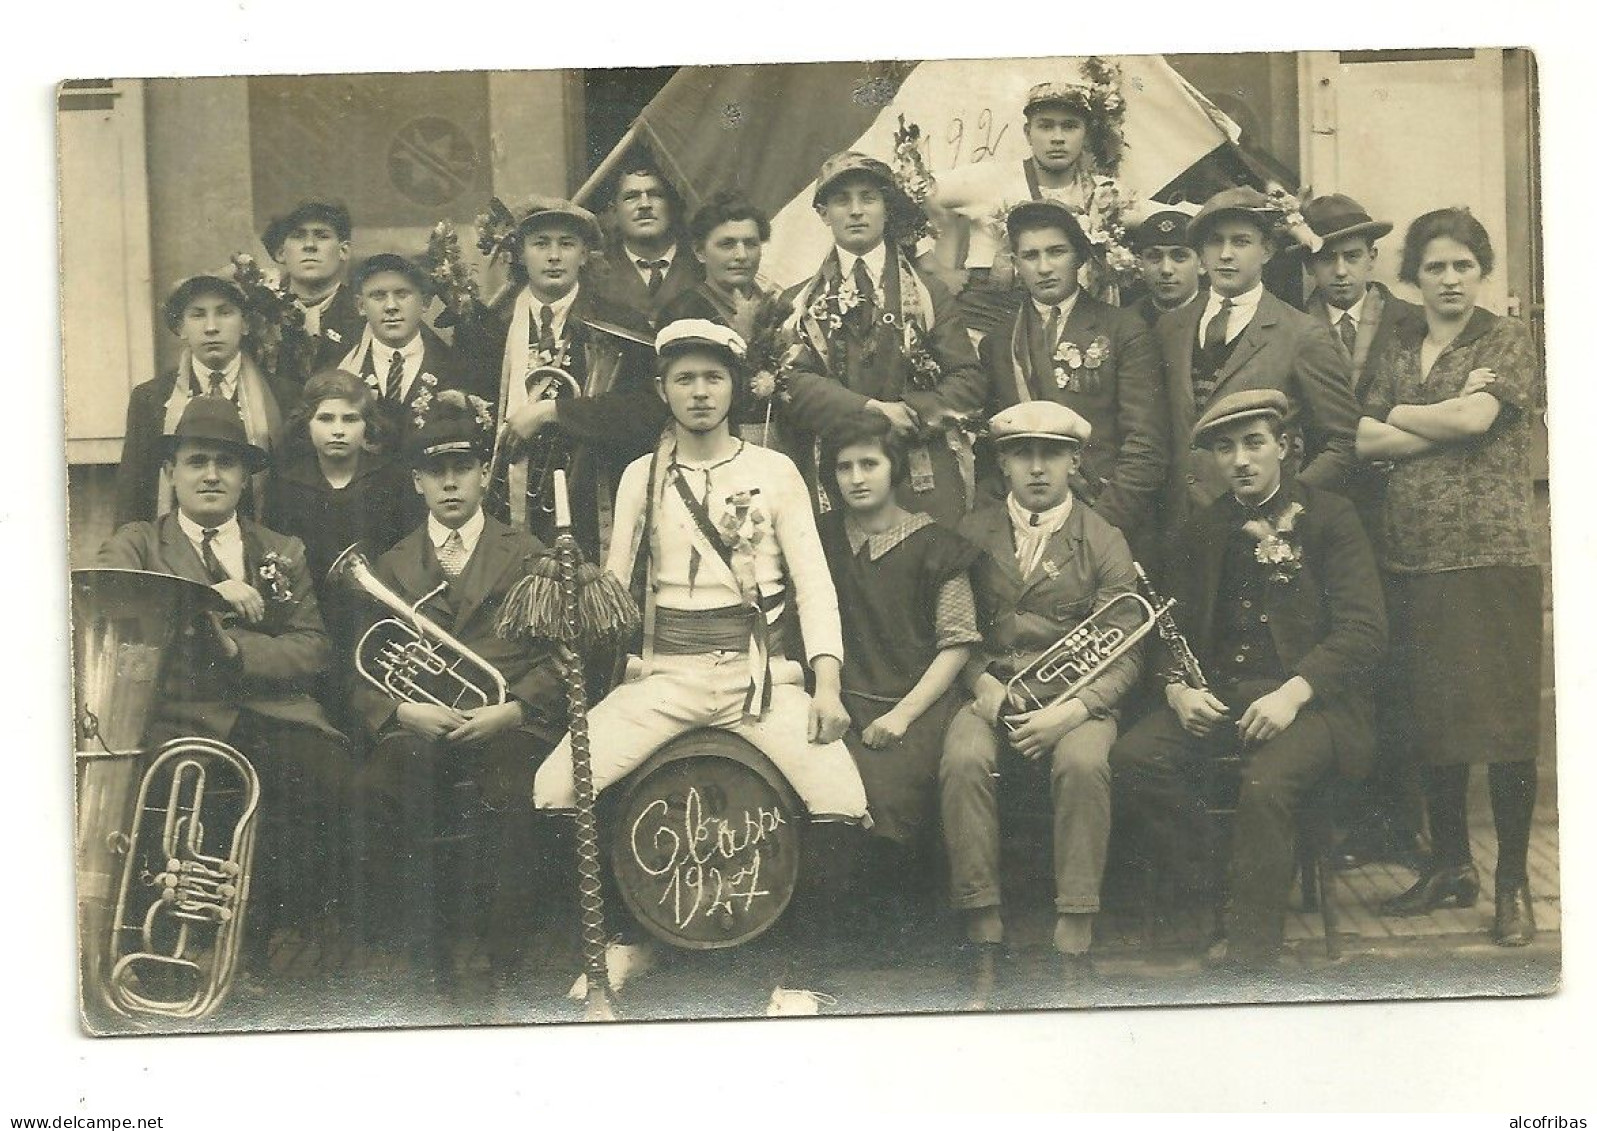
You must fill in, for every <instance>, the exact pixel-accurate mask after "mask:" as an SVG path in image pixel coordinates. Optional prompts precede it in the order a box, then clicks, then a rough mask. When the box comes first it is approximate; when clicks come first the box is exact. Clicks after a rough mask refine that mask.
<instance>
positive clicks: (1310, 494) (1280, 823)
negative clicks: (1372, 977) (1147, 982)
mask: <svg viewBox="0 0 1597 1131" xmlns="http://www.w3.org/2000/svg"><path fill="white" fill-rule="evenodd" d="M1288 412H1289V404H1288V401H1287V397H1286V395H1285V394H1284V393H1282V392H1280V391H1279V390H1276V389H1250V390H1244V391H1241V392H1234V393H1228V394H1225V395H1224V396H1221V397H1220V398H1219V399H1217V400H1216V401H1214V403H1212V404H1211V405H1210V406H1209V407H1208V408H1207V409H1206V410H1205V411H1204V413H1203V416H1202V417H1200V418H1199V419H1198V421H1197V422H1196V423H1195V424H1194V426H1193V430H1192V442H1193V444H1194V445H1196V446H1200V447H1202V448H1203V449H1204V450H1205V451H1206V452H1208V453H1209V454H1210V456H1211V457H1212V459H1213V461H1214V464H1215V466H1216V467H1217V468H1219V469H1220V470H1221V471H1222V472H1223V473H1224V474H1225V475H1226V477H1227V482H1228V484H1229V490H1228V491H1227V492H1226V493H1225V494H1223V495H1221V496H1220V497H1219V498H1218V499H1216V500H1215V501H1214V502H1212V503H1210V504H1208V505H1207V506H1204V507H1202V508H1200V509H1198V510H1197V511H1196V512H1194V513H1193V515H1192V516H1191V518H1190V519H1188V521H1187V523H1186V525H1185V526H1184V528H1183V529H1182V531H1181V537H1180V540H1179V544H1178V550H1177V554H1176V557H1175V559H1174V560H1173V561H1172V562H1171V563H1170V568H1169V570H1168V571H1167V572H1168V576H1169V578H1170V595H1171V596H1173V597H1174V598H1175V599H1176V602H1177V603H1176V606H1175V614H1174V615H1175V618H1176V622H1177V624H1178V625H1179V627H1180V629H1181V631H1182V632H1183V633H1184V634H1185V637H1186V640H1187V642H1188V644H1189V646H1190V648H1191V652H1192V654H1193V656H1194V657H1195V659H1196V661H1197V665H1196V670H1194V669H1193V668H1191V667H1190V666H1189V665H1185V664H1183V663H1182V662H1181V659H1180V657H1178V656H1176V655H1175V654H1174V653H1171V654H1169V655H1166V652H1167V651H1168V649H1167V648H1166V646H1165V645H1164V644H1163V643H1162V642H1161V643H1157V644H1151V645H1150V648H1151V649H1153V651H1151V652H1150V660H1149V662H1150V665H1152V666H1154V667H1155V668H1156V670H1158V671H1160V673H1161V677H1162V682H1163V683H1164V685H1165V693H1164V694H1165V705H1164V706H1163V707H1160V708H1158V709H1157V710H1155V711H1154V713H1153V714H1151V715H1148V716H1147V717H1145V718H1144V719H1142V720H1141V721H1140V722H1138V723H1137V724H1136V726H1134V727H1132V728H1131V730H1130V731H1128V732H1127V733H1126V735H1125V736H1124V737H1122V738H1121V739H1120V741H1119V742H1118V743H1116V744H1115V748H1114V752H1113V754H1112V755H1111V758H1110V761H1111V763H1112V765H1113V768H1114V780H1115V797H1116V814H1117V819H1121V820H1124V821H1125V822H1126V823H1127V824H1128V826H1129V828H1130V832H1131V835H1132V836H1133V838H1134V839H1135V840H1136V841H1137V842H1138V843H1140V844H1141V845H1142V847H1143V849H1144V851H1146V852H1147V853H1148V855H1149V856H1150V858H1151V859H1152V861H1153V862H1154V864H1155V865H1156V866H1158V867H1162V868H1166V869H1170V868H1176V869H1181V866H1182V865H1185V868H1184V874H1182V875H1180V876H1179V877H1178V879H1179V880H1180V881H1181V882H1182V883H1183V885H1184V886H1186V887H1189V888H1191V889H1194V890H1197V891H1206V890H1208V887H1209V882H1208V881H1209V875H1210V857H1211V851H1212V850H1211V846H1210V845H1209V843H1208V838H1207V831H1208V830H1207V825H1206V822H1205V820H1204V817H1203V807H1202V802H1201V801H1200V800H1199V798H1198V796H1197V793H1196V792H1195V788H1194V784H1193V782H1192V780H1191V777H1190V775H1189V773H1188V771H1187V767H1188V765H1189V764H1190V763H1191V762H1192V761H1193V760H1195V759H1206V758H1214V757H1225V756H1230V755H1240V756H1241V757H1242V759H1243V763H1242V770H1241V788H1240V793H1239V795H1238V799H1237V808H1236V817H1235V823H1234V827H1233V833H1232V850H1231V859H1230V865H1229V880H1228V883H1227V885H1226V886H1227V889H1228V905H1227V908H1226V913H1225V929H1226V942H1225V946H1224V948H1223V951H1224V953H1223V960H1224V962H1225V964H1226V965H1228V966H1239V967H1266V966H1269V965H1272V964H1273V963H1274V962H1275V961H1276V960H1277V958H1278V957H1279V955H1280V951H1281V940H1282V926H1283V922H1284V918H1285V914H1286V901H1287V894H1288V891H1289V889H1290V887H1291V880H1292V871H1293V859H1294V855H1293V848H1292V846H1293V838H1294V834H1295V829H1294V813H1295V811H1296V809H1297V808H1298V805H1299V803H1300V802H1301V801H1302V799H1303V797H1304V796H1305V795H1306V794H1307V793H1308V792H1309V790H1311V789H1313V788H1314V787H1315V786H1317V785H1318V784H1320V783H1321V782H1322V781H1323V780H1324V779H1326V778H1327V777H1329V776H1330V775H1331V774H1332V773H1333V771H1336V772H1340V773H1341V774H1342V775H1343V776H1344V777H1347V778H1352V779H1356V778H1360V777H1362V776H1363V775H1364V774H1365V773H1367V772H1368V770H1369V767H1370V761H1371V756H1372V755H1371V743H1372V734H1371V718H1370V716H1371V704H1370V693H1371V688H1370V684H1369V679H1370V673H1371V671H1372V670H1373V669H1374V667H1375V664H1376V662H1377V661H1378V660H1379V659H1380V656H1381V653H1382V651H1383V650H1384V648H1385V646H1386V616H1385V611H1384V608H1383V605H1382V602H1381V590H1380V584H1379V581H1378V579H1377V577H1376V572H1375V559H1374V555H1373V554H1372V552H1371V550H1370V544H1369V540H1368V539H1367V538H1366V537H1365V536H1364V530H1363V528H1362V526H1361V525H1360V524H1359V520H1358V516H1357V515H1356V514H1355V513H1354V511H1353V506H1352V504H1351V503H1349V502H1348V501H1347V500H1346V499H1344V498H1342V497H1341V496H1340V495H1335V494H1332V493H1330V492H1328V491H1323V490H1320V489H1319V488H1317V487H1314V486H1312V485H1310V484H1308V483H1305V482H1303V481H1301V480H1293V479H1290V478H1287V477H1285V476H1284V475H1283V466H1284V464H1285V462H1286V460H1287V456H1288V451H1289V448H1290V444H1289V432H1288V429H1287V423H1286V420H1287V413H1288ZM1211 957H1214V958H1216V959H1219V958H1220V957H1221V955H1220V954H1219V953H1216V954H1214V955H1212V956H1211Z"/></svg>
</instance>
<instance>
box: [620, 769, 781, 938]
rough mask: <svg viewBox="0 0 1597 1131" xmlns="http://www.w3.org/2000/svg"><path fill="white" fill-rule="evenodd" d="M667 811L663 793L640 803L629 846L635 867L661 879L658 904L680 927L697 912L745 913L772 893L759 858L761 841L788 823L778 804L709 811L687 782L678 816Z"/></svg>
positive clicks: (668, 808)
mask: <svg viewBox="0 0 1597 1131" xmlns="http://www.w3.org/2000/svg"><path fill="white" fill-rule="evenodd" d="M670 810H671V806H670V805H669V804H668V803H667V802H666V801H665V799H663V798H659V799H656V800H654V801H651V802H650V803H649V804H648V805H646V806H644V808H643V810H642V812H640V813H639V814H638V817H637V819H636V820H635V821H633V822H632V830H631V848H632V858H633V860H635V861H636V862H637V864H638V867H639V868H641V869H642V870H643V871H644V873H645V874H647V875H650V876H655V877H658V878H659V879H660V880H661V888H660V895H659V899H658V905H659V906H661V907H669V908H670V914H671V918H672V921H673V922H674V923H675V924H676V926H677V927H678V928H682V927H686V926H687V925H688V924H689V923H691V922H693V920H694V919H695V918H696V917H699V916H703V917H706V918H708V917H710V916H712V915H717V914H719V915H736V914H740V913H745V914H746V913H747V912H748V911H749V910H750V909H751V908H752V907H753V906H754V903H755V901H756V900H758V899H761V898H763V897H768V896H770V895H771V892H770V891H769V890H768V889H766V888H764V887H762V886H761V883H760V863H761V856H762V849H763V846H765V845H766V843H767V842H768V841H769V840H770V839H771V838H772V836H773V834H774V833H775V832H776V830H777V829H779V828H781V827H782V826H783V825H785V824H787V818H786V817H785V816H783V814H782V810H781V809H780V808H777V807H771V808H767V807H765V806H763V805H762V806H759V807H757V808H754V809H744V810H742V811H741V812H740V813H729V814H727V815H726V816H724V817H722V816H711V815H708V814H706V813H705V811H704V802H703V799H702V798H701V797H700V796H699V791H698V789H697V788H696V787H690V788H689V789H688V795H687V804H686V805H685V806H684V807H683V810H682V816H681V819H680V820H679V821H673V819H672V817H671V812H670Z"/></svg>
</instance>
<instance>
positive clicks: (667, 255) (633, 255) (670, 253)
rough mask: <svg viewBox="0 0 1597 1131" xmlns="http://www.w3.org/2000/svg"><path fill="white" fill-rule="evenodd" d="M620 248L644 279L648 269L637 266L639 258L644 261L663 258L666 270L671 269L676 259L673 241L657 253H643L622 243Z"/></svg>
mask: <svg viewBox="0 0 1597 1131" xmlns="http://www.w3.org/2000/svg"><path fill="white" fill-rule="evenodd" d="M621 250H622V251H623V252H625V253H626V257H627V262H628V263H630V264H632V269H633V270H634V271H636V272H637V273H638V274H639V275H641V276H643V277H644V279H645V280H647V279H648V277H649V269H648V268H647V267H639V266H638V261H639V260H640V259H641V260H643V261H644V262H645V263H647V262H649V261H650V260H654V259H663V260H665V269H666V271H670V270H671V265H672V264H673V263H675V262H676V259H677V245H676V244H674V243H673V244H670V245H669V246H667V247H666V249H665V250H664V251H662V252H661V253H660V254H659V255H644V254H642V253H641V252H637V251H633V250H632V249H631V248H630V247H628V246H627V245H626V244H624V243H623V244H622V245H621Z"/></svg>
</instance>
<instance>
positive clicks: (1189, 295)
mask: <svg viewBox="0 0 1597 1131" xmlns="http://www.w3.org/2000/svg"><path fill="white" fill-rule="evenodd" d="M1197 213H1198V206H1197V205H1196V204H1184V203H1183V204H1169V205H1163V206H1161V207H1160V209H1159V211H1157V212H1154V213H1152V214H1151V215H1149V216H1148V217H1147V218H1146V219H1144V220H1143V221H1142V223H1140V224H1138V225H1137V226H1136V227H1135V228H1133V229H1132V230H1131V250H1132V251H1134V252H1136V253H1137V270H1138V271H1139V272H1140V273H1141V275H1142V285H1143V286H1144V287H1146V288H1147V289H1148V293H1147V294H1145V295H1143V296H1142V297H1141V298H1139V299H1138V300H1137V301H1136V302H1135V303H1133V304H1132V307H1131V309H1133V310H1135V311H1136V312H1137V314H1138V315H1140V316H1141V318H1142V320H1143V321H1144V322H1146V323H1147V324H1148V325H1149V326H1152V325H1153V324H1154V323H1156V322H1158V321H1159V318H1160V317H1161V316H1162V315H1165V314H1169V313H1170V312H1171V311H1172V310H1180V309H1181V308H1182V307H1184V306H1187V305H1188V304H1190V303H1191V302H1193V301H1194V300H1196V299H1197V297H1198V291H1199V289H1200V287H1201V285H1202V283H1203V265H1202V264H1201V263H1199V262H1198V253H1197V252H1196V251H1194V250H1193V249H1192V245H1191V244H1189V243H1187V225H1188V224H1190V223H1191V222H1192V218H1193V217H1194V216H1195V215H1197Z"/></svg>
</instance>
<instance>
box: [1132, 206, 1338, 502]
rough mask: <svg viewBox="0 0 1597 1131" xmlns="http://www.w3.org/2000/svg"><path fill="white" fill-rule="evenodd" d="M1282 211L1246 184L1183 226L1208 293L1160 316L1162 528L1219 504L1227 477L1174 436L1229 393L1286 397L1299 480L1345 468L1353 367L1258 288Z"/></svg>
mask: <svg viewBox="0 0 1597 1131" xmlns="http://www.w3.org/2000/svg"><path fill="white" fill-rule="evenodd" d="M1281 220H1282V213H1281V211H1280V209H1278V208H1277V207H1275V205H1274V204H1273V203H1272V201H1271V198H1269V197H1267V196H1265V194H1264V193H1262V192H1260V191H1259V190H1257V189H1254V188H1247V187H1243V188H1232V189H1226V190H1225V191H1224V192H1221V193H1219V194H1217V195H1216V196H1214V197H1211V198H1210V199H1209V201H1208V202H1207V203H1206V204H1204V206H1203V208H1202V209H1201V210H1200V211H1199V212H1198V214H1197V215H1196V216H1194V217H1193V218H1192V222H1191V224H1190V225H1188V228H1187V239H1188V241H1189V242H1190V243H1191V244H1192V246H1193V247H1194V248H1196V249H1197V251H1198V256H1199V259H1200V260H1201V262H1202V264H1203V269H1204V271H1205V272H1206V273H1207V274H1208V277H1209V288H1210V289H1209V295H1208V298H1207V299H1206V300H1205V301H1204V302H1203V303H1201V304H1200V303H1192V304H1191V305H1189V306H1186V307H1183V308H1182V309H1181V310H1178V311H1175V312H1174V313H1172V314H1169V315H1167V316H1165V317H1163V318H1161V319H1160V320H1159V324H1158V326H1157V327H1156V328H1155V332H1156V333H1157V334H1158V337H1159V342H1160V347H1161V350H1162V352H1163V354H1164V362H1165V373H1166V381H1167V388H1168V391H1169V396H1170V423H1171V431H1172V433H1173V434H1174V435H1175V437H1177V443H1176V444H1175V445H1174V447H1175V451H1174V456H1175V459H1174V461H1173V465H1172V474H1171V476H1170V487H1169V491H1168V493H1167V498H1166V505H1167V514H1166V522H1167V524H1168V525H1169V527H1170V531H1173V530H1174V529H1176V528H1177V527H1178V526H1179V524H1180V521H1181V520H1182V518H1184V516H1185V515H1187V514H1188V513H1189V512H1190V511H1193V510H1196V509H1198V508H1199V507H1202V506H1204V505H1205V504H1207V503H1210V502H1212V501H1213V500H1215V499H1217V498H1219V497H1220V496H1221V495H1223V494H1224V493H1225V492H1226V490H1227V489H1228V486H1229V482H1228V477H1227V475H1226V473H1225V471H1224V469H1223V468H1221V467H1220V466H1219V465H1218V464H1217V463H1216V461H1215V460H1214V458H1213V456H1212V454H1211V453H1210V452H1209V451H1208V450H1207V449H1206V448H1203V447H1202V446H1199V445H1196V444H1194V445H1192V446H1190V447H1188V446H1185V445H1183V444H1181V443H1180V442H1179V439H1180V437H1182V436H1184V435H1186V434H1188V433H1189V432H1190V430H1191V428H1192V424H1193V422H1194V421H1195V420H1197V419H1198V418H1199V417H1200V416H1202V415H1203V414H1204V413H1205V412H1206V411H1207V410H1208V408H1209V406H1210V405H1212V404H1213V403H1215V401H1217V400H1219V399H1220V398H1222V397H1225V396H1228V395H1230V394H1232V393H1237V392H1243V391H1252V390H1257V389H1277V390H1279V391H1281V392H1283V393H1285V394H1286V396H1287V401H1288V405H1289V409H1288V412H1289V420H1288V423H1289V425H1290V426H1291V430H1292V433H1293V436H1294V441H1293V445H1294V451H1293V460H1292V463H1293V464H1297V463H1298V462H1299V459H1298V452H1297V445H1298V444H1299V443H1301V468H1296V467H1294V468H1292V471H1294V472H1295V473H1296V474H1298V475H1300V476H1301V477H1302V478H1303V480H1304V482H1306V483H1309V484H1312V485H1313V486H1316V487H1322V488H1327V489H1330V490H1338V489H1340V488H1341V486H1342V484H1343V482H1344V481H1345V479H1346V478H1347V474H1348V472H1349V470H1350V469H1351V468H1352V466H1353V462H1354V453H1353V433H1354V429H1355V428H1356V427H1357V425H1358V405H1357V403H1356V402H1355V401H1354V399H1353V385H1352V376H1351V374H1352V368H1351V365H1350V363H1349V360H1348V358H1347V356H1346V355H1345V354H1344V353H1343V352H1342V351H1341V349H1340V348H1339V347H1338V346H1337V345H1336V343H1335V342H1334V341H1332V339H1331V334H1330V331H1329V330H1328V329H1327V328H1326V326H1325V323H1324V322H1323V321H1320V320H1317V319H1314V318H1310V317H1309V316H1308V315H1306V314H1304V313H1303V312H1302V311H1299V310H1294V309H1293V308H1292V307H1290V306H1288V305H1287V304H1286V303H1284V302H1282V301H1281V300H1280V299H1278V298H1276V297H1275V296H1274V295H1272V294H1270V293H1269V292H1268V291H1266V290H1265V289H1264V283H1263V277H1264V266H1265V264H1266V263H1267V262H1268V261H1269V260H1270V257H1271V256H1272V255H1273V254H1274V251H1275V240H1276V238H1277V234H1278V231H1279V229H1280V228H1281V226H1282V224H1281Z"/></svg>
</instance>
